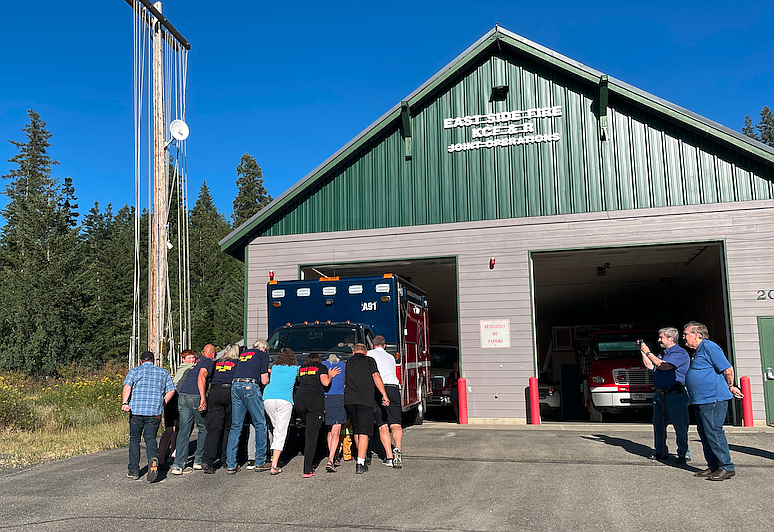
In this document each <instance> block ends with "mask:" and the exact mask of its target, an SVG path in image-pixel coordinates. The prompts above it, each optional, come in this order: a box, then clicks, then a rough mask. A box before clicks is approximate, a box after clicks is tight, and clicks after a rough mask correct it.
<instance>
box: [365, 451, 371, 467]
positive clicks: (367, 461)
mask: <svg viewBox="0 0 774 532" xmlns="http://www.w3.org/2000/svg"><path fill="white" fill-rule="evenodd" d="M365 465H366V470H367V469H368V467H369V466H370V465H371V455H370V454H369V455H366V463H365Z"/></svg>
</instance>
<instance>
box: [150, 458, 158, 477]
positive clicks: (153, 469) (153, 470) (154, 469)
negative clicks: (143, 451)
mask: <svg viewBox="0 0 774 532" xmlns="http://www.w3.org/2000/svg"><path fill="white" fill-rule="evenodd" d="M158 476H159V459H158V458H154V459H152V460H151V461H150V463H149V464H148V482H155V481H156V479H157V478H158Z"/></svg>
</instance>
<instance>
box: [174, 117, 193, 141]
mask: <svg viewBox="0 0 774 532" xmlns="http://www.w3.org/2000/svg"><path fill="white" fill-rule="evenodd" d="M169 132H170V133H171V134H172V137H173V138H175V139H176V140H185V139H187V138H188V133H189V131H188V124H186V123H185V122H183V121H182V120H179V119H178V120H172V123H171V124H169Z"/></svg>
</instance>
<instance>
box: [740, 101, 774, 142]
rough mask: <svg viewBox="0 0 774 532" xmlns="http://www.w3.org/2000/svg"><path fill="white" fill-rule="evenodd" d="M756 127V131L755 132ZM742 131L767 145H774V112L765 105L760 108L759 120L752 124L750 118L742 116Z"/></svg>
mask: <svg viewBox="0 0 774 532" xmlns="http://www.w3.org/2000/svg"><path fill="white" fill-rule="evenodd" d="M756 129H757V132H756ZM742 133H744V134H745V135H747V136H748V137H750V138H753V139H755V140H757V141H759V142H762V143H764V144H766V145H768V146H774V113H772V111H771V109H769V108H768V107H767V106H764V107H763V109H762V110H761V121H760V122H758V123H757V124H756V125H755V126H753V123H752V118H750V116H749V115H748V116H746V117H745V118H744V127H743V128H742Z"/></svg>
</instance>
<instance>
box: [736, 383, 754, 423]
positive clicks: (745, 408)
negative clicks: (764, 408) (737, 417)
mask: <svg viewBox="0 0 774 532" xmlns="http://www.w3.org/2000/svg"><path fill="white" fill-rule="evenodd" d="M739 385H740V389H741V390H742V394H743V395H744V397H743V398H742V419H743V420H744V426H745V427H752V426H753V413H752V392H751V391H750V377H742V378H741V379H739Z"/></svg>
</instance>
